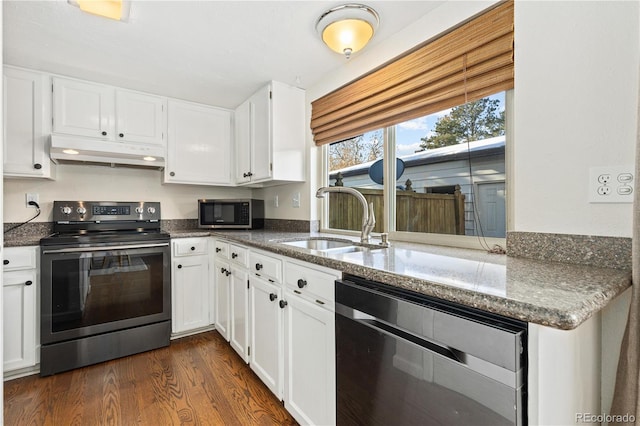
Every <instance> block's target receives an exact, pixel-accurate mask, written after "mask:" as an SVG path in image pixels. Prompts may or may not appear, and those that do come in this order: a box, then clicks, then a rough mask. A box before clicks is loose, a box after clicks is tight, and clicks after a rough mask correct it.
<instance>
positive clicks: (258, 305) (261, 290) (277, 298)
mask: <svg viewBox="0 0 640 426" xmlns="http://www.w3.org/2000/svg"><path fill="white" fill-rule="evenodd" d="M249 292H250V295H251V332H250V334H251V361H250V364H251V369H252V370H253V371H254V372H255V373H256V375H257V376H258V377H260V379H261V380H262V381H263V382H264V384H265V385H267V387H268V388H269V389H270V390H271V392H273V393H274V394H275V395H276V397H277V398H278V399H282V368H283V365H282V363H283V359H282V309H281V308H280V302H283V301H282V300H281V295H282V290H281V289H280V288H279V287H276V286H274V285H272V284H269V283H268V282H267V281H265V280H263V279H261V278H258V277H253V276H252V277H251V278H250V289H249Z"/></svg>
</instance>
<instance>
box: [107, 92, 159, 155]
mask: <svg viewBox="0 0 640 426" xmlns="http://www.w3.org/2000/svg"><path fill="white" fill-rule="evenodd" d="M164 110H165V99H164V98H162V97H160V96H153V95H147V94H144V93H138V92H132V91H130V90H116V113H117V114H116V139H117V140H126V141H128V142H140V143H147V144H157V145H162V144H163V132H164V123H165V119H164Z"/></svg>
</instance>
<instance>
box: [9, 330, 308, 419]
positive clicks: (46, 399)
mask: <svg viewBox="0 0 640 426" xmlns="http://www.w3.org/2000/svg"><path fill="white" fill-rule="evenodd" d="M4 423H5V425H7V426H13V425H56V426H58V425H64V426H66V425H83V426H84V425H154V426H156V425H157V426H160V425H275V424H277V425H296V424H297V423H296V422H295V420H294V419H293V418H292V417H291V416H290V415H289V413H288V412H287V411H286V410H285V409H284V407H283V406H282V403H281V402H280V401H278V400H277V399H276V397H275V396H274V395H273V394H272V393H271V391H269V390H268V389H267V388H266V387H265V386H264V384H263V383H262V382H261V381H260V379H258V377H257V376H256V375H255V374H254V373H253V372H252V371H251V369H250V368H249V366H247V365H246V364H245V363H244V362H243V361H242V360H241V359H240V357H239V356H238V355H237V354H236V353H235V352H234V351H233V349H232V348H231V347H230V346H229V344H228V343H227V342H226V341H224V339H223V338H222V337H221V336H220V334H218V333H217V332H216V331H212V332H207V333H201V334H198V335H195V336H190V337H185V338H183V339H179V340H174V341H173V342H171V345H170V346H169V347H167V348H162V349H156V350H153V351H149V352H145V353H142V354H137V355H133V356H129V357H125V358H120V359H117V360H113V361H108V362H104V363H101V364H96V365H92V366H89V367H85V368H80V369H77V370H73V371H69V372H66V373H60V374H56V375H53V376H49V377H44V378H41V377H39V376H29V377H24V378H20V379H15V380H11V381H8V382H5V384H4Z"/></svg>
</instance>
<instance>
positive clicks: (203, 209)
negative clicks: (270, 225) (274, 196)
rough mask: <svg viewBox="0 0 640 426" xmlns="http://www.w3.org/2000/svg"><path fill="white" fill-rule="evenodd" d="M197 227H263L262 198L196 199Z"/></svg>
mask: <svg viewBox="0 0 640 426" xmlns="http://www.w3.org/2000/svg"><path fill="white" fill-rule="evenodd" d="M198 227H200V228H220V229H224V228H228V229H259V228H264V201H263V200H253V199H244V200H203V199H202V200H198Z"/></svg>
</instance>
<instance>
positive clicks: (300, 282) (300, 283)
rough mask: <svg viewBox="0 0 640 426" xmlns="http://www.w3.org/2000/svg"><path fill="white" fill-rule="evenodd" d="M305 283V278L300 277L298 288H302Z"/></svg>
mask: <svg viewBox="0 0 640 426" xmlns="http://www.w3.org/2000/svg"><path fill="white" fill-rule="evenodd" d="M306 285H307V281H306V280H303V279H302V278H300V279H299V280H298V288H303V287H304V286H306Z"/></svg>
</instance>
